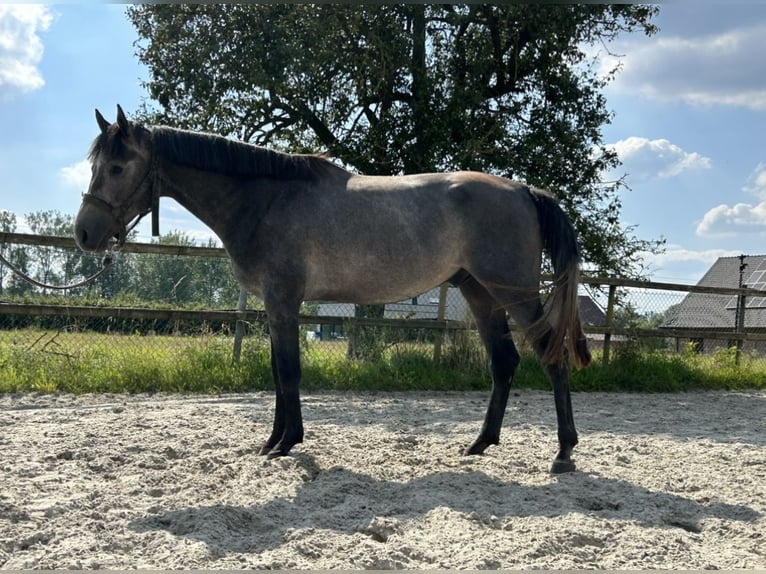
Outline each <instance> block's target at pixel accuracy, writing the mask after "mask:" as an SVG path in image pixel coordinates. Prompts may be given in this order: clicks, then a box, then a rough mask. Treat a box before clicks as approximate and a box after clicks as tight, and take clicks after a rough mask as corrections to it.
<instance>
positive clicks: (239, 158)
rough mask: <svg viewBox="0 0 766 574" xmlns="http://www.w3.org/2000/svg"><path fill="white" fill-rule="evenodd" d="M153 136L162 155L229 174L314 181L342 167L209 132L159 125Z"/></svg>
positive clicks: (315, 158)
mask: <svg viewBox="0 0 766 574" xmlns="http://www.w3.org/2000/svg"><path fill="white" fill-rule="evenodd" d="M152 139H153V141H154V149H155V153H157V154H159V156H160V157H163V158H166V159H168V160H170V161H172V162H174V163H179V164H182V165H186V166H189V167H196V168H199V169H203V170H206V171H214V172H217V173H222V174H226V175H234V176H242V177H271V178H274V179H283V180H286V179H308V180H314V179H316V178H318V177H319V176H321V175H325V174H327V173H330V172H331V171H333V170H342V168H340V167H338V166H336V165H335V164H333V163H332V162H330V161H328V160H326V159H325V158H323V157H321V156H319V155H308V154H287V153H282V152H278V151H273V150H270V149H267V148H263V147H259V146H255V145H252V144H247V143H242V142H237V141H234V140H230V139H227V138H224V137H221V136H217V135H213V134H207V133H198V132H191V131H185V130H179V129H175V128H169V127H155V128H152Z"/></svg>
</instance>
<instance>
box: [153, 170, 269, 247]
mask: <svg viewBox="0 0 766 574" xmlns="http://www.w3.org/2000/svg"><path fill="white" fill-rule="evenodd" d="M160 181H161V187H160V195H161V196H165V197H170V198H172V199H174V200H175V201H177V202H178V203H179V204H180V205H182V206H183V207H185V208H186V209H187V210H189V212H191V213H192V215H194V216H195V217H197V218H198V219H199V220H201V221H202V222H203V223H205V224H206V225H207V226H208V227H210V229H212V230H213V231H214V232H215V234H216V235H218V237H219V238H220V239H221V240H223V241H224V243H226V240H227V233H228V232H229V230H231V229H232V225H231V223H232V222H233V221H234V220H239V221H240V222H241V220H242V218H243V217H247V213H248V212H249V213H259V212H261V211H263V210H265V208H266V207H267V206H268V204H269V203H270V202H271V200H272V198H273V193H275V191H274V190H273V189H272V188H271V186H259V189H258V191H257V193H254V192H253V190H252V187H253V186H248V185H246V184H244V183H243V181H242V180H241V179H240V178H235V177H231V176H227V175H222V174H219V173H215V172H209V171H204V170H199V169H195V168H191V167H187V166H183V165H179V164H174V163H168V162H163V163H162V166H161V174H160ZM235 227H236V226H235Z"/></svg>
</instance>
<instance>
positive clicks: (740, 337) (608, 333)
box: [0, 233, 766, 362]
mask: <svg viewBox="0 0 766 574" xmlns="http://www.w3.org/2000/svg"><path fill="white" fill-rule="evenodd" d="M3 244H21V245H36V246H49V247H58V248H70V249H76V248H77V246H76V244H75V242H74V240H73V239H72V238H70V237H51V236H40V235H32V234H24V233H0V247H2V245H3ZM121 251H123V252H126V253H140V254H144V253H151V254H161V255H169V256H196V257H223V258H225V257H227V254H226V252H225V251H224V250H223V249H222V248H211V247H194V246H176V245H160V244H157V243H126V244H125V245H124V246H123V247H122V248H121ZM581 283H583V284H585V285H590V286H591V287H597V288H600V289H605V290H607V293H608V294H607V300H606V324H605V325H603V326H591V325H586V326H585V331H586V333H589V334H598V335H601V336H603V360H604V361H605V362H608V361H609V358H610V353H611V349H612V345H613V341H614V340H615V337H618V336H621V337H630V338H663V339H665V338H677V339H694V338H704V339H716V340H725V341H730V342H731V341H733V342H735V343H736V345H737V348H738V349H739V348H741V346H742V344H743V343H744V342H745V341H757V342H764V341H766V329H764V330H761V331H760V332H759V331H757V330H756V331H753V330H752V329H751V330H746V329H745V328H744V322H743V321H742V322H738V323H737V324H736V325H734V324H733V325H732V327H731V329H720V330H707V329H686V328H683V329H681V328H675V329H668V328H651V329H649V328H645V329H642V328H625V327H622V328H620V327H617V326H615V308H616V306H617V304H618V298H617V293H618V289H643V290H653V291H667V292H670V291H672V292H677V293H679V292H680V293H703V294H712V295H727V296H731V297H737V298H738V302H739V305H740V307H741V308H742V309H743V310H744V309H745V301H746V299H747V298H748V297H755V296H760V297H763V295H764V292H763V291H760V290H755V289H750V288H723V287H720V288H719V287H705V286H698V285H683V284H675V283H658V282H650V281H638V280H634V279H625V278H618V277H589V276H584V277H582V278H581ZM445 296H446V289H444V288H443V289H441V291H440V301H439V309H440V310H441V311H440V313H439V317H440V318H439V319H436V320H432V319H392V318H363V317H346V316H326V315H321V316H320V315H312V314H304V315H301V316H300V322H301V323H302V324H310V325H318V324H324V325H359V326H376V327H390V328H407V329H435V330H437V331H439V332H440V333H442V334H443V333H446V332H448V331H454V330H466V329H472V328H473V325H472V324H471V323H470V322H466V321H456V320H447V319H444V318H442V317H444V313H443V309H444V298H445ZM245 302H246V297H243V296H240V304H239V308H238V309H237V310H203V311H195V310H183V309H149V308H140V307H116V306H82V305H41V304H31V303H17V302H5V301H0V316H3V315H7V316H11V315H16V316H30V315H31V316H64V317H86V318H104V319H106V318H114V319H146V320H164V321H181V322H183V321H210V322H222V323H224V322H230V323H235V322H236V323H238V324H241V322H243V321H245V322H252V323H258V322H265V320H266V317H265V314H264V313H263V312H262V311H257V310H248V309H246V308H245ZM512 328H513V327H512ZM240 341H241V335H240ZM237 345H238V343H237V342H235V347H236V346H237ZM439 349H440V338H439V337H437V343H436V345H435V353H437V354H438V352H439Z"/></svg>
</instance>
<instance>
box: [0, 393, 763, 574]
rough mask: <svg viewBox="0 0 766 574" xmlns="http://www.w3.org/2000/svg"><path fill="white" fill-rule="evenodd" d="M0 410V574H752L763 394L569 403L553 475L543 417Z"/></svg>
mask: <svg viewBox="0 0 766 574" xmlns="http://www.w3.org/2000/svg"><path fill="white" fill-rule="evenodd" d="M486 395H487V394H486V393H451V394H449V393H448V394H445V393H438V394H436V393H375V394H361V393H313V394H305V396H304V401H303V407H304V408H303V410H304V418H305V428H306V440H305V442H304V443H303V444H301V445H298V446H297V447H295V448H294V449H293V454H292V456H290V457H288V458H282V459H276V460H271V461H268V460H265V459H264V458H263V457H260V456H258V455H257V451H258V447H259V446H260V442H261V441H262V440H263V439H265V437H266V435H267V434H268V430H269V428H270V425H271V418H272V404H273V398H272V395H271V394H270V393H255V394H248V395H231V396H221V397H201V396H192V397H183V396H177V395H163V396H146V395H143V396H129V397H128V396H120V395H90V396H82V397H74V396H68V395H55V396H48V395H27V394H24V395H3V396H0V481H2V485H1V488H0V568H4V569H21V568H45V569H53V568H84V569H95V568H160V569H175V568H205V569H239V568H269V569H304V568H313V569H330V568H348V569H394V568H407V569H421V568H429V569H436V568H448V569H486V568H509V569H510V568H514V569H515V568H525V569H536V568H555V569H581V568H609V569H622V568H626V569H649V568H680V569H697V568H720V569H735V568H747V569H754V568H766V432H765V431H766V423H765V422H764V421H765V420H766V392H747V393H735V392H710V393H696V392H695V393H686V394H678V395H645V394H604V393H594V394H584V393H575V394H574V395H573V403H574V410H575V421H576V422H577V425H578V430H579V433H580V445H579V446H578V447H577V449H576V450H575V460H576V462H577V466H578V472H576V473H572V474H566V475H561V476H551V475H550V474H548V469H549V467H550V463H551V461H552V459H553V457H554V455H555V452H556V427H555V413H554V409H553V398H552V395H551V394H549V393H542V392H533V391H523V390H522V391H518V392H516V393H514V394H513V395H512V397H511V403H510V405H509V408H508V412H507V415H506V419H505V424H504V429H503V436H502V443H501V444H500V446H497V447H492V448H490V449H489V450H488V451H487V454H485V455H484V456H479V457H464V456H461V455H460V451H461V449H462V448H463V447H465V446H466V445H467V444H469V443H470V442H471V441H472V440H473V438H475V435H476V434H477V433H478V430H479V427H480V424H481V420H482V418H483V414H484V408H485V405H486V401H487V396H486Z"/></svg>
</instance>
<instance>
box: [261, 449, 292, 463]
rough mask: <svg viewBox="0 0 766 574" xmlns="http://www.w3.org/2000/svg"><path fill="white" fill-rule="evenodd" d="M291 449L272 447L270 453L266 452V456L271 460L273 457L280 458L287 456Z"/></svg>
mask: <svg viewBox="0 0 766 574" xmlns="http://www.w3.org/2000/svg"><path fill="white" fill-rule="evenodd" d="M288 453H289V451H287V450H285V449H283V448H279V447H278V446H275V447H274V448H272V449H271V450H270V451H269V452H268V453H266V458H267V459H268V460H271V459H272V458H280V457H282V456H287V455H288Z"/></svg>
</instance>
